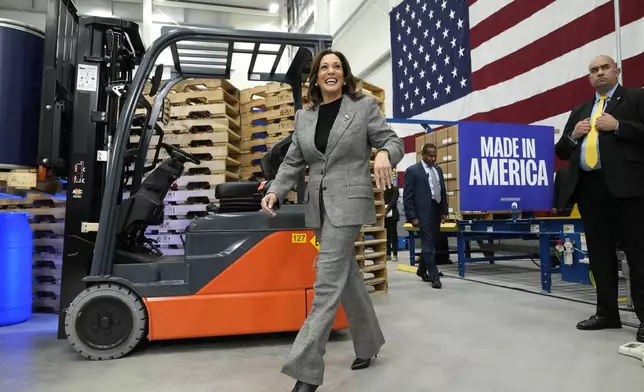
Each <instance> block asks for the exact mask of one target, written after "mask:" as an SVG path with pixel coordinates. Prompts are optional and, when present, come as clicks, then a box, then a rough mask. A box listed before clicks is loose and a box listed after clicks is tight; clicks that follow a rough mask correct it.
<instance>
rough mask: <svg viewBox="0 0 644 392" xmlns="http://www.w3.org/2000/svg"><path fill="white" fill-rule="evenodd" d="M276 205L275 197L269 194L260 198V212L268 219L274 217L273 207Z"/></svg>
mask: <svg viewBox="0 0 644 392" xmlns="http://www.w3.org/2000/svg"><path fill="white" fill-rule="evenodd" d="M275 203H277V195H275V194H274V193H269V194H267V195H266V196H264V197H263V198H262V211H264V213H265V214H266V215H268V216H270V217H274V216H275V209H273V206H274V205H275Z"/></svg>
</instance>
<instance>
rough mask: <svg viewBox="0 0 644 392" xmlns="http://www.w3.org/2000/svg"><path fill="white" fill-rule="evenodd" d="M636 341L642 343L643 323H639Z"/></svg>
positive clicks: (643, 338) (643, 335)
mask: <svg viewBox="0 0 644 392" xmlns="http://www.w3.org/2000/svg"><path fill="white" fill-rule="evenodd" d="M637 341H638V342H640V343H644V323H642V324H640V329H638V330H637Z"/></svg>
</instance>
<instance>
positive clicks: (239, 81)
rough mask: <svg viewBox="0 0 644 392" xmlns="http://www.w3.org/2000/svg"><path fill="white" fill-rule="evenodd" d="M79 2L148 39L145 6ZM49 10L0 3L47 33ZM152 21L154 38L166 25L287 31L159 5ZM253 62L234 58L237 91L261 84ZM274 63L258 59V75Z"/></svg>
mask: <svg viewBox="0 0 644 392" xmlns="http://www.w3.org/2000/svg"><path fill="white" fill-rule="evenodd" d="M76 3H77V7H78V10H79V13H81V15H96V16H107V17H109V16H114V17H116V18H121V19H126V20H131V21H134V22H137V23H139V25H140V26H141V30H140V33H141V37H143V36H144V34H143V21H142V12H143V10H142V5H141V4H136V3H127V2H116V1H115V2H111V1H109V0H82V1H78V2H76ZM46 10H47V1H46V0H0V18H6V19H12V20H16V21H19V22H22V23H27V24H29V25H32V26H34V27H36V28H39V29H41V30H43V31H44V30H45V20H46V14H45V13H46ZM152 21H153V23H152V31H151V34H150V35H151V38H152V39H156V38H157V37H159V36H160V34H161V27H162V26H164V25H170V26H176V25H184V26H201V27H225V28H235V29H248V30H264V31H280V30H284V28H283V26H282V21H281V19H280V18H275V17H265V16H257V15H245V14H236V13H224V12H212V11H204V10H192V9H183V8H169V7H157V6H154V7H153V9H152ZM146 44H147V43H146ZM238 47H239V46H238ZM250 48H252V46H251V47H250ZM250 59H251V56H250V55H240V54H238V55H235V57H234V60H233V64H232V69H233V72H232V75H231V80H233V82H234V84H235V86H236V87H237V88H240V89H242V88H246V87H252V86H255V85H257V84H258V83H257V82H252V81H248V76H247V72H248V66H249V64H250ZM157 64H164V65H166V66H170V67H171V66H172V55H171V53H170V50H169V49H168V50H166V51H164V52H163V53H162V54H161V55H160V56H159V58H158V60H157ZM272 64H273V57H272V56H258V59H257V62H256V64H255V70H256V71H258V72H265V71H268V70H270V67H271V66H272ZM286 65H287V59H286V55H285V56H284V57H283V60H282V62H281V63H280V66H281V67H280V71H282V72H285V71H286ZM169 75H170V68H166V72H165V75H164V76H165V78H168V77H169Z"/></svg>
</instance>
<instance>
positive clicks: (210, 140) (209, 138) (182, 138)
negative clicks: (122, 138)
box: [130, 130, 241, 148]
mask: <svg viewBox="0 0 644 392" xmlns="http://www.w3.org/2000/svg"><path fill="white" fill-rule="evenodd" d="M160 137H161V136H160V135H154V136H152V138H151V139H150V146H151V148H156V146H157V145H158V144H159V139H160ZM140 139H141V137H140V136H138V135H133V136H130V143H139V141H140ZM240 141H241V138H240V137H239V135H238V134H236V133H235V132H233V131H230V130H225V131H224V132H194V133H164V135H163V142H164V143H166V144H170V145H174V146H177V147H180V148H184V147H213V146H215V145H217V144H225V143H230V144H232V145H236V147H239V142H240Z"/></svg>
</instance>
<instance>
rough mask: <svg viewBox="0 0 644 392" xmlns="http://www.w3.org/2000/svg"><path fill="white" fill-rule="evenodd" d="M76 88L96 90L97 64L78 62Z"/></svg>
mask: <svg viewBox="0 0 644 392" xmlns="http://www.w3.org/2000/svg"><path fill="white" fill-rule="evenodd" d="M76 75H77V78H76V79H77V80H76V90H79V91H96V86H97V85H98V66H97V65H90V64H82V63H81V64H78V66H77V67H76Z"/></svg>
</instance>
